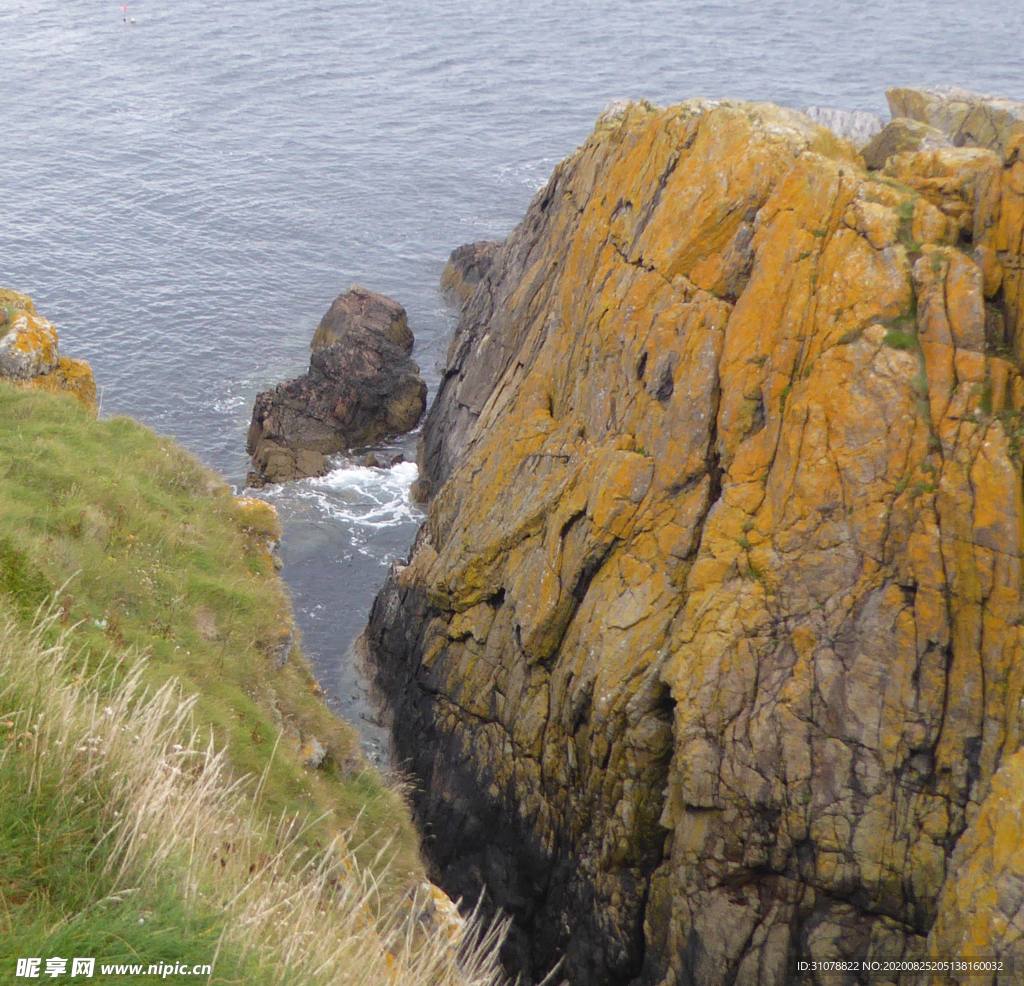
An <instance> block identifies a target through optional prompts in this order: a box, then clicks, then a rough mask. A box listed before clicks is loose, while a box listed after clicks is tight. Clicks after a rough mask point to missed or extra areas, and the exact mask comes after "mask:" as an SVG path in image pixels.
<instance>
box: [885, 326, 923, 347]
mask: <svg viewBox="0 0 1024 986" xmlns="http://www.w3.org/2000/svg"><path fill="white" fill-rule="evenodd" d="M882 342H884V343H885V345H887V346H889V347H890V348H892V349H900V350H903V351H905V352H913V351H914V350H916V349H917V348H918V343H917V333H916V332H908V331H907V330H906V329H889V331H888V332H886V333H885V337H884V338H883V339H882Z"/></svg>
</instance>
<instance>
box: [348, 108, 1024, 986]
mask: <svg viewBox="0 0 1024 986" xmlns="http://www.w3.org/2000/svg"><path fill="white" fill-rule="evenodd" d="M1022 149H1024V144H1022V142H1021V141H1020V140H1017V139H1014V140H1012V141H1011V142H1010V145H1009V146H1008V148H1007V150H1006V153H1005V155H1003V156H1002V157H1000V156H999V155H998V154H996V153H994V152H992V151H990V150H984V149H977V148H968V147H963V148H958V147H945V148H940V149H938V150H932V151H919V152H905V153H899V154H895V155H893V156H891V157H890V158H889V159H888V160H887V162H886V164H885V167H884V169H882V170H881V171H879V172H872V173H868V172H866V171H865V170H864V168H863V160H862V159H861V158H860V156H859V155H858V154H857V153H856V152H855V151H854V149H853V148H852V147H851V146H850V145H848V144H846V143H844V142H842V141H840V140H838V139H837V138H835V137H833V136H832V135H831V134H830V133H828V132H827V131H824V130H822V129H820V128H818V127H816V126H814V125H812V124H811V122H810V121H809V120H808V119H807V118H805V117H803V116H802V115H800V114H797V113H793V112H791V111H788V110H783V109H779V108H778V107H772V106H768V105H765V104H736V103H718V104H714V103H709V102H705V101H693V102H690V103H684V104H681V105H679V106H674V107H669V108H667V109H657V108H655V107H652V106H650V105H648V104H633V105H630V106H625V107H621V106H620V107H617V108H616V109H615V110H614V111H613V112H610V113H607V114H606V115H604V116H603V117H602V118H601V119H600V120H599V122H598V126H597V128H596V130H595V132H594V134H593V135H592V136H591V138H590V139H589V140H588V141H587V142H586V144H585V145H584V146H583V147H582V148H581V149H580V150H579V151H578V152H577V153H576V154H575V155H574V156H573V157H571V158H570V159H569V160H567V161H566V162H564V163H563V164H561V165H560V166H559V167H558V168H557V169H556V171H555V173H554V175H553V177H552V179H551V181H550V183H549V184H548V186H547V188H546V189H544V190H543V191H542V192H541V193H539V194H538V196H537V198H536V199H535V200H534V203H533V204H532V205H531V208H530V211H529V213H528V215H527V217H526V220H524V222H523V224H522V225H521V226H520V227H519V228H518V229H517V230H516V231H515V232H514V233H513V234H512V235H511V236H510V237H509V239H508V240H507V241H506V242H505V243H504V245H503V246H502V248H501V253H500V254H499V256H498V257H497V258H496V260H495V261H494V263H493V266H492V267H491V269H490V270H489V271H488V272H487V273H486V274H485V275H484V278H483V279H484V282H486V283H485V285H484V287H483V288H481V289H480V290H477V291H476V292H475V293H474V294H473V296H472V297H471V298H470V299H469V301H468V302H467V304H466V307H465V309H464V312H463V316H462V320H461V321H460V324H459V327H458V329H457V330H456V335H455V338H454V339H453V342H452V347H451V349H450V350H449V366H448V368H447V371H446V374H445V377H444V380H443V382H442V385H441V390H440V393H439V396H438V398H437V401H436V403H435V405H434V408H433V409H432V411H431V413H430V415H429V416H428V419H427V422H426V425H425V428H424V439H423V453H422V456H421V463H420V466H421V472H422V473H423V474H424V475H426V476H427V477H428V478H429V479H430V481H431V482H432V483H433V486H434V488H435V489H437V490H438V492H437V495H436V497H435V499H434V501H433V503H432V505H431V508H430V513H429V517H428V519H427V521H426V523H425V525H424V528H423V530H422V531H421V534H420V537H419V538H418V540H417V543H416V547H415V549H414V552H413V554H412V557H411V559H410V562H409V564H408V565H407V566H401V567H397V568H396V569H395V570H394V571H393V573H392V575H391V576H390V578H389V580H388V583H387V585H386V586H385V588H384V590H383V592H382V594H381V596H380V597H379V598H378V603H377V605H376V606H375V609H374V614H373V616H372V617H371V623H370V627H369V629H368V634H367V637H368V642H369V645H370V652H371V654H372V655H373V656H374V658H375V661H376V664H377V668H378V683H379V685H380V687H381V689H382V691H383V692H384V694H385V695H387V696H388V697H389V700H390V701H391V703H392V705H393V706H394V708H393V714H394V720H395V722H396V724H397V725H396V728H395V743H396V754H397V756H398V758H399V759H401V760H406V759H408V762H409V763H410V764H411V769H412V770H413V771H414V772H415V774H416V775H417V778H418V782H419V783H420V784H421V785H422V790H419V791H418V792H417V793H416V794H415V795H414V801H415V805H416V810H417V812H418V814H419V815H420V818H421V821H423V822H424V823H427V824H430V825H431V826H432V827H433V829H432V830H433V833H434V834H433V836H432V841H431V843H430V848H429V850H428V851H429V852H430V853H431V854H432V857H433V858H434V860H435V863H436V865H437V867H438V868H439V871H440V872H442V873H443V874H444V875H445V877H446V879H443V880H442V881H441V882H442V885H444V886H445V889H446V890H448V891H449V892H450V893H452V894H453V895H462V896H465V897H466V898H467V899H469V898H471V897H474V898H475V893H476V892H478V890H479V886H480V884H481V883H482V884H486V885H487V886H488V890H489V893H490V894H491V895H492V896H493V898H494V899H495V900H496V901H497V902H498V903H499V904H502V905H504V906H506V907H508V908H509V909H510V910H511V911H512V912H513V913H514V914H516V915H517V920H518V922H519V926H520V927H521V928H522V929H523V937H522V938H521V939H520V940H519V943H518V944H517V946H516V947H517V948H518V949H519V952H518V954H519V955H520V963H521V965H523V966H524V967H528V968H530V970H531V972H532V974H534V975H537V974H540V973H542V972H543V971H545V967H546V965H548V964H550V963H551V962H553V961H554V960H555V958H557V957H560V956H564V957H565V965H564V967H563V973H564V975H565V976H566V977H567V978H568V980H569V982H571V983H574V984H576V983H578V984H583V983H586V984H588V986H589V984H598V983H602V984H612V983H616V984H617V983H625V982H630V981H633V980H636V981H637V982H644V983H662V984H664V986H669V984H671V983H678V982H691V981H692V982H700V983H705V984H717V983H726V982H728V983H747V984H754V983H758V984H762V983H763V984H769V983H783V982H787V981H788V978H787V977H788V974H789V973H788V971H787V970H788V968H789V962H790V960H791V959H792V958H793V956H796V955H799V956H801V957H804V958H814V959H835V958H865V957H867V956H869V955H870V956H871V957H875V958H907V957H920V956H924V955H926V954H927V953H928V949H929V947H931V948H932V949H934V950H936V953H937V954H947V952H948V950H947V946H949V947H950V948H951V947H952V945H951V944H950V943H952V942H954V941H960V940H961V939H963V940H966V939H964V936H965V935H966V936H967V937H968V938H969V937H970V936H971V935H974V936H975V937H977V936H978V935H980V934H981V933H982V929H983V927H984V923H985V922H986V921H990V919H991V921H990V924H991V928H990V930H991V932H992V933H991V938H990V947H989V954H993V953H999V954H1011V953H1012V954H1014V955H1017V954H1018V953H1019V956H1018V959H1017V961H1018V962H1022V963H1024V945H1022V944H1021V941H1022V939H1019V938H1014V937H1013V936H1012V935H1011V934H1010V932H1006V934H1005V935H1004V936H1003V937H1000V933H998V928H997V925H998V921H995V919H994V918H991V915H992V914H994V911H992V909H991V908H990V909H989V910H987V911H986V910H985V909H984V908H980V909H979V908H974V910H971V909H970V908H969V907H968V905H967V904H966V903H965V902H966V901H968V900H969V897H970V894H971V893H972V892H974V890H977V881H978V880H981V879H985V878H986V877H985V876H984V874H987V873H989V872H994V871H995V868H999V872H1000V873H1002V872H1004V871H1005V872H1007V873H1012V874H1015V873H1016V872H1017V869H1015V867H1018V864H1017V863H1014V862H1008V861H1007V860H1008V859H1009V858H1010V857H1011V856H1012V850H1011V848H1010V846H1011V843H1012V838H1009V837H1008V840H1009V841H1006V845H1005V846H1003V848H1001V849H999V850H998V853H1002V854H1003V855H1001V856H998V859H996V858H995V857H996V855H998V853H997V850H996V849H995V848H993V847H992V845H991V840H990V838H989V835H988V834H987V832H988V829H986V830H984V831H980V830H978V829H977V825H978V824H980V822H979V820H985V819H989V818H995V817H996V816H997V815H999V813H1000V812H1003V814H1006V811H1007V809H1004V808H1000V807H998V805H996V804H991V803H990V802H991V799H992V797H993V796H994V795H993V793H992V792H993V791H996V790H997V789H998V790H1002V788H999V787H998V782H994V781H993V778H994V777H998V776H999V775H998V774H997V771H999V768H1000V764H1003V763H1008V764H1009V763H1016V759H1015V757H1014V755H1015V753H1016V751H1017V750H1018V748H1020V747H1021V743H1022V729H1024V717H1022V715H1021V711H1020V710H1021V708H1024V704H1022V703H1024V630H1022V625H1024V591H1022V585H1024V572H1022V570H1021V558H1022V556H1024V497H1022V489H1021V441H1022V438H1024V417H1022V415H1024V380H1022V377H1021V365H1022V356H1024V325H1022V317H1021V305H1022V292H1024V284H1022V282H1021V270H1022V268H1024V264H1021V255H1022V252H1024V160H1022V157H1021V155H1022ZM1006 769H1007V768H1006V767H1004V770H1006ZM994 784H995V785H996V786H995V787H994V786H993V785H994ZM999 804H1002V802H1000V803H999ZM1011 815H1012V813H1011ZM1013 817H1016V818H1018V819H1019V813H1018V815H1017V816H1013ZM484 820H485V821H484ZM1011 822H1012V818H1010V817H1009V816H1008V818H1007V819H1004V820H1003V821H1002V822H1000V824H1002V825H1003V826H1004V827H1006V826H1007V825H1011ZM985 824H986V825H988V824H989V823H988V822H985ZM1012 824H1016V822H1013V823H1012ZM1014 831H1016V830H1014ZM958 840H959V841H960V842H961V843H963V844H964V845H971V846H974V847H975V848H974V849H972V853H973V855H971V856H969V857H967V856H965V857H964V860H965V861H964V862H961V859H960V856H959V855H958V854H957V853H956V852H954V851H953V849H954V847H955V846H956V845H957V843H958ZM1000 845H1001V846H1002V843H1000ZM1004 850H1005V851H1004ZM993 859H995V862H993V861H992V860H993ZM972 861H973V862H972ZM958 867H959V868H958ZM1018 868H1019V869H1020V871H1021V872H1022V873H1024V864H1020V866H1019V867H1018ZM467 874H469V875H467ZM1014 879H1016V877H1014ZM446 880H447V882H446ZM1007 880H1009V877H1008V878H1007ZM1011 884H1012V887H1011V889H1012V891H1013V893H1012V894H1011V893H1010V890H1006V891H1005V892H1004V897H1006V899H1007V900H1009V897H1007V894H1009V895H1010V896H1011V897H1013V899H1012V901H1010V904H1012V905H1013V907H1016V908H1019V907H1021V906H1022V905H1024V880H1017V882H1015V883H1014V882H1013V881H1010V882H1008V883H1007V886H1008V887H1009V886H1011ZM1014 895H1016V896H1014ZM986 906H987V905H986ZM1008 906H1009V905H1008ZM1014 913H1016V912H1014ZM985 915H989V917H986V916H985ZM991 922H994V923H991ZM933 927H934V929H935V931H934V933H933V940H932V942H931V944H929V941H928V935H929V932H930V930H932V929H933ZM1000 927H1001V926H1000ZM957 936H959V937H957ZM972 940H973V939H972ZM638 976H639V977H642V978H640V979H637V977H638Z"/></svg>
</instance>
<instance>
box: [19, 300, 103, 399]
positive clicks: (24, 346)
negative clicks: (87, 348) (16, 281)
mask: <svg viewBox="0 0 1024 986" xmlns="http://www.w3.org/2000/svg"><path fill="white" fill-rule="evenodd" d="M0 380H7V381H10V382H12V383H15V384H16V385H17V386H19V387H24V388H25V389H27V390H42V391H46V392H47V393H51V394H68V395H69V396H71V397H74V398H75V400H77V401H78V402H79V403H81V404H82V405H84V406H85V408H86V409H87V410H89V411H91V412H92V413H93V414H95V413H96V410H97V407H96V380H95V378H94V377H93V375H92V368H91V367H90V366H89V364H88V363H87V362H86V361H85V360H80V359H71V358H70V357H68V356H61V355H60V352H59V351H58V338H57V327H56V326H55V325H54V324H53V323H52V322H50V321H48V320H47V319H45V318H42V317H41V316H40V315H38V314H37V313H36V308H35V305H34V304H33V303H32V299H31V298H30V297H29V296H28V295H27V294H20V293H19V292H17V291H11V290H9V289H7V288H0Z"/></svg>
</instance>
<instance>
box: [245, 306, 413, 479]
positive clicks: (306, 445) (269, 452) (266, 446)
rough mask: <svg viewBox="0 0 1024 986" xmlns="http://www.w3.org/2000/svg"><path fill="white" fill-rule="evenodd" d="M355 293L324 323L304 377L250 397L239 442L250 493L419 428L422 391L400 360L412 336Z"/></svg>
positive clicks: (314, 472)
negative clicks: (248, 460)
mask: <svg viewBox="0 0 1024 986" xmlns="http://www.w3.org/2000/svg"><path fill="white" fill-rule="evenodd" d="M358 290H359V289H355V290H354V291H351V292H348V294H347V295H342V297H341V298H339V299H338V301H336V302H335V303H334V305H332V306H331V310H330V311H329V312H328V313H327V315H326V316H325V317H324V321H322V322H321V324H320V328H318V329H317V334H318V337H319V338H318V340H317V339H316V338H315V339H314V341H315V343H316V345H314V348H313V352H312V354H311V355H310V360H309V371H308V372H307V373H305V374H303V375H302V376H301V377H298V378H296V379H295V380H291V381H289V382H287V383H283V384H279V385H278V386H277V387H276V388H275V389H274V390H271V391H266V392H264V393H261V394H257V396H256V401H255V403H254V406H253V413H252V422H251V424H250V426H249V434H248V439H247V450H248V452H249V455H251V456H252V462H253V469H252V471H251V472H250V474H249V483H250V484H251V485H254V486H261V485H263V484H265V483H283V482H288V481H290V480H294V479H301V478H303V477H306V476H319V475H322V474H323V473H325V472H326V471H327V469H328V468H329V467H328V461H327V456H329V455H331V454H333V453H336V452H341V451H344V450H346V449H351V448H358V447H363V446H366V445H372V444H375V443H377V442H381V441H384V440H385V439H387V438H391V437H394V436H396V435H401V434H404V433H405V432H407V431H410V430H412V429H413V428H415V427H416V425H417V423H418V422H419V419H420V417H421V416H422V414H423V411H424V408H425V407H426V397H427V386H426V384H425V383H424V382H423V379H422V378H421V377H420V375H419V367H418V366H417V365H416V364H415V363H414V362H413V361H412V360H411V359H410V358H409V355H408V353H409V351H410V350H411V349H412V334H411V333H409V330H408V327H407V326H405V325H404V322H402V321H400V320H398V319H397V318H391V317H390V315H389V312H390V313H393V312H394V311H395V309H397V310H399V311H401V312H402V318H403V319H404V311H403V310H402V309H401V308H400V306H398V305H395V303H394V302H388V305H387V306H385V305H383V304H382V303H381V302H379V301H377V300H376V299H379V298H381V296H379V295H372V296H371V295H370V293H369V292H362V293H357V292H358ZM383 300H384V301H387V299H383ZM353 311H355V312H356V315H355V316H353ZM360 311H361V312H362V313H363V315H362V316H359V312H360ZM332 312H333V313H334V314H332ZM403 330H404V331H403ZM339 332H340V335H339V334H338V333H339ZM405 333H408V339H406V337H405ZM394 338H398V339H399V340H400V342H401V343H402V345H398V344H396V343H395V342H394V341H392V340H393V339H394ZM331 340H334V341H331Z"/></svg>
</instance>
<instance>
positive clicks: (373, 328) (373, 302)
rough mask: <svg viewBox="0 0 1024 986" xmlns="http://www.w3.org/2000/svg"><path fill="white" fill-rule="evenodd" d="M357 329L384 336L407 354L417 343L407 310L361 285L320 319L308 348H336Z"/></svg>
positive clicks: (350, 289) (337, 301)
mask: <svg viewBox="0 0 1024 986" xmlns="http://www.w3.org/2000/svg"><path fill="white" fill-rule="evenodd" d="M357 329H366V330H368V331H370V332H372V333H375V334H377V335H381V336H383V337H384V338H385V339H387V341H388V342H390V343H391V344H392V345H395V346H397V347H398V348H399V349H401V350H402V351H403V352H404V353H406V355H408V354H409V353H411V352H412V347H413V343H414V341H415V340H414V339H413V335H412V331H411V330H410V328H409V317H408V316H407V315H406V313H405V309H404V308H403V307H402V306H401V305H400V304H399V303H398V302H397V301H392V300H391V299H390V298H387V297H385V296H384V295H382V294H377V293H376V292H375V291H367V290H366V288H362V287H360V286H359V285H358V284H353V285H352V287H350V288H349V289H348V291H346V292H345V293H344V294H340V295H338V297H337V298H335V299H334V301H333V302H332V303H331V307H330V308H328V309H327V311H326V312H325V313H324V317H323V318H322V319H320V324H319V325H318V326H317V327H316V332H314V333H313V341H312V342H311V343H310V344H309V348H310V349H313V350H316V349H324V348H325V347H327V346H333V345H335V344H336V343H339V342H341V341H342V340H343V339H344V338H345V337H346V336H347V335H349V333H351V332H353V331H354V330H357Z"/></svg>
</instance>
